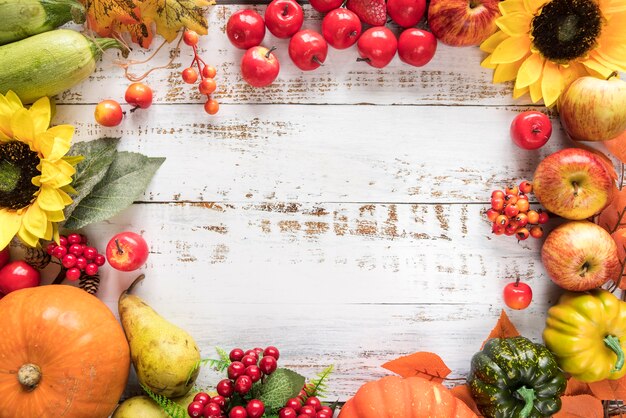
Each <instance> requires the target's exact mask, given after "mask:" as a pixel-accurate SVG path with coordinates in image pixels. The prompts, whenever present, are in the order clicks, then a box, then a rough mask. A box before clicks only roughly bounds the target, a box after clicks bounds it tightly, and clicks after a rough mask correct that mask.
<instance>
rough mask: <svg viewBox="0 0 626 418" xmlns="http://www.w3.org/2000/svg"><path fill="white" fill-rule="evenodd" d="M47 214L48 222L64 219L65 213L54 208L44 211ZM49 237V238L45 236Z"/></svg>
mask: <svg viewBox="0 0 626 418" xmlns="http://www.w3.org/2000/svg"><path fill="white" fill-rule="evenodd" d="M46 213H47V215H48V220H49V221H50V222H61V221H64V220H65V215H64V214H63V211H62V210H55V211H52V212H51V211H46ZM47 239H50V238H47Z"/></svg>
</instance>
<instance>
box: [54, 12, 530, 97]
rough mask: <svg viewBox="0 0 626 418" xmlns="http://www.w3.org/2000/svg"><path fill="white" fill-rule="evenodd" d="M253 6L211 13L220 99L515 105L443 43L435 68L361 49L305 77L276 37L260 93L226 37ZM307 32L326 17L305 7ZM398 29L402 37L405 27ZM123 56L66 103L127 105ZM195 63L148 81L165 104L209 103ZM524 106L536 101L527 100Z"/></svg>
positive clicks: (164, 58)
mask: <svg viewBox="0 0 626 418" xmlns="http://www.w3.org/2000/svg"><path fill="white" fill-rule="evenodd" d="M244 7H252V8H254V9H256V10H258V11H259V12H261V13H263V12H264V10H265V6H264V5H255V6H244V5H221V4H220V5H218V6H214V7H212V8H210V10H209V12H208V17H209V19H210V31H209V34H208V35H207V36H206V37H203V38H202V39H201V41H200V52H201V56H202V57H203V58H204V59H205V60H206V61H207V62H208V63H211V64H212V65H214V66H215V67H216V68H217V69H218V73H219V75H218V78H217V81H218V90H217V93H216V94H215V96H216V97H217V99H218V100H219V101H220V102H223V103H305V104H311V103H333V104H344V103H354V104H359V103H374V104H439V105H450V104H470V105H503V104H511V103H514V101H513V99H512V97H511V93H512V87H511V84H505V85H502V84H500V85H493V84H491V77H492V72H491V70H487V69H484V68H482V67H480V62H481V61H482V59H484V53H482V52H481V51H480V50H479V49H478V48H476V47H472V48H453V47H449V46H446V45H443V44H439V46H438V50H437V53H436V55H435V57H434V59H433V61H431V62H430V63H429V64H427V65H426V66H424V67H421V68H416V67H411V66H409V65H407V64H404V63H402V62H401V61H400V59H399V58H398V57H397V56H396V57H395V58H394V60H393V61H392V63H391V64H390V65H389V66H388V67H387V68H384V69H375V68H372V67H370V66H368V65H367V64H365V63H363V62H356V58H357V57H358V53H357V50H356V46H354V47H352V48H350V49H348V50H343V51H339V50H334V49H332V48H331V50H330V51H329V54H328V58H327V61H326V64H325V65H324V67H322V68H319V69H317V70H315V71H312V72H302V71H300V70H299V69H298V68H297V67H295V66H294V65H293V63H292V62H291V60H290V58H289V55H288V52H287V48H288V42H289V40H284V39H276V38H274V37H273V36H272V35H271V34H270V33H269V32H268V33H267V35H266V38H265V41H264V45H267V46H272V45H274V46H276V47H277V48H278V50H277V51H276V55H277V57H278V59H279V61H280V63H281V72H280V75H279V77H278V79H277V81H276V82H275V83H274V84H273V85H272V86H270V87H267V88H261V89H255V88H252V87H250V86H248V85H247V84H246V83H245V82H244V81H243V79H242V78H241V76H240V74H239V63H240V61H241V57H242V56H243V52H244V51H241V50H238V49H236V48H235V47H233V46H232V45H231V44H230V43H229V41H228V38H227V37H226V34H225V26H226V22H227V20H228V18H229V17H230V15H231V14H232V13H234V12H235V11H236V10H239V9H241V8H244ZM304 10H305V24H304V28H307V29H314V30H318V31H319V30H320V28H321V18H322V16H321V14H320V13H318V12H316V11H315V10H313V9H312V8H311V7H310V6H309V5H304ZM394 30H395V31H396V32H397V33H399V30H398V28H394ZM158 45H159V40H156V41H155V46H154V47H153V48H152V49H150V50H148V51H144V50H141V49H140V48H135V49H134V50H133V52H132V54H131V57H130V58H132V59H134V60H144V59H146V58H147V57H148V56H150V55H151V54H152V52H153V50H154V49H156V46H158ZM172 48H173V45H172V47H170V48H169V49H170V51H169V52H168V50H167V48H166V49H164V50H162V51H161V53H160V54H159V55H158V56H157V58H156V59H155V61H153V62H154V64H148V65H144V66H139V67H138V69H137V70H133V71H132V72H133V73H136V74H142V73H143V72H144V71H146V70H147V69H149V68H151V66H152V67H153V66H156V65H157V64H165V63H167V62H168V60H169V58H170V54H171V53H172V52H171V49H172ZM115 55H116V54H115V53H105V57H106V58H105V59H104V61H103V63H102V64H100V65H99V67H98V69H97V71H96V72H95V73H94V74H93V75H92V76H91V77H90V78H89V80H88V81H86V82H84V83H82V84H81V85H79V86H77V87H75V88H74V89H72V90H70V91H68V92H65V93H63V94H61V95H60V102H61V103H97V102H98V101H99V100H102V99H104V98H116V99H118V100H123V97H124V90H125V88H126V85H127V84H128V81H127V80H126V79H125V78H124V77H123V71H122V69H121V68H119V67H118V66H117V65H115V64H114V63H113V58H114V57H115ZM191 59H192V53H191V50H190V48H183V49H182V51H181V54H180V58H177V59H176V60H175V61H174V64H173V67H174V69H173V70H169V69H168V70H158V71H155V72H153V73H152V74H151V75H150V77H149V78H148V82H149V84H151V85H152V86H153V88H154V89H155V92H156V97H155V100H156V101H157V102H159V103H200V102H202V101H203V98H202V97H201V96H200V95H199V94H198V93H197V91H196V89H195V88H193V87H191V86H189V85H186V84H184V83H183V81H182V79H181V78H180V76H179V73H180V71H181V70H182V69H183V68H185V67H187V66H188V65H189V63H190V62H191ZM517 103H524V104H528V103H530V101H529V98H522V99H520V100H519V101H518V102H517Z"/></svg>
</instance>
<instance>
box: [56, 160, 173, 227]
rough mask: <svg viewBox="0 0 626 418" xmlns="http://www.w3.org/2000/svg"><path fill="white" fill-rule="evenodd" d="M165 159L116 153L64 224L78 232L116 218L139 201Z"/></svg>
mask: <svg viewBox="0 0 626 418" xmlns="http://www.w3.org/2000/svg"><path fill="white" fill-rule="evenodd" d="M163 161H165V158H149V157H146V156H145V155H142V154H137V153H134V152H126V151H124V152H118V153H117V155H116V156H115V159H114V160H113V163H112V164H111V166H110V167H109V169H108V171H107V172H106V174H105V176H104V178H103V179H102V180H101V181H100V182H99V183H98V184H97V185H96V186H95V187H94V188H93V190H92V191H91V193H89V195H87V197H85V198H84V199H83V200H82V201H81V202H80V203H79V204H78V206H76V208H75V209H74V211H73V212H72V214H71V216H70V217H69V218H68V220H67V222H66V223H65V227H66V228H68V229H80V228H83V227H85V226H87V225H89V224H92V223H94V222H100V221H104V220H106V219H109V218H111V217H113V216H114V215H117V214H118V213H119V212H121V211H122V210H124V209H126V208H127V207H129V206H130V205H132V204H133V202H134V201H135V200H136V199H137V198H139V197H140V196H141V195H142V194H143V192H144V191H145V190H146V187H148V184H149V183H150V181H151V180H152V177H153V176H154V173H155V172H156V170H157V169H158V168H159V167H160V166H161V164H163Z"/></svg>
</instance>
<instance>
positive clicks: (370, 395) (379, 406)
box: [339, 376, 477, 418]
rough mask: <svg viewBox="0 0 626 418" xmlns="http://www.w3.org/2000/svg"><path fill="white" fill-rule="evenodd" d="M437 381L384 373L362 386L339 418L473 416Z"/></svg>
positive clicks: (452, 417)
mask: <svg viewBox="0 0 626 418" xmlns="http://www.w3.org/2000/svg"><path fill="white" fill-rule="evenodd" d="M476 417H477V415H476V414H475V413H473V412H472V411H471V410H470V409H469V408H468V407H467V406H466V405H465V404H464V403H463V402H462V401H460V400H458V399H457V398H455V397H454V396H453V395H452V394H451V393H450V391H449V390H448V389H446V388H445V387H444V386H442V385H440V384H439V383H433V382H429V381H428V380H426V379H423V378H421V377H408V378H406V379H404V378H402V377H399V376H387V377H383V378H382V379H380V380H376V381H373V382H368V383H366V384H364V385H363V386H361V388H360V389H359V390H358V391H357V392H356V394H355V395H354V397H353V398H352V399H350V400H349V401H348V402H346V404H345V405H344V407H343V408H341V412H340V413H339V418H476Z"/></svg>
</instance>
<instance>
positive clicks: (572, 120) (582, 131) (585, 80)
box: [559, 76, 626, 141]
mask: <svg viewBox="0 0 626 418" xmlns="http://www.w3.org/2000/svg"><path fill="white" fill-rule="evenodd" d="M559 115H560V117H561V124H562V125H563V128H564V129H565V132H567V134H568V135H569V136H570V137H572V139H575V140H576V141H607V140H610V139H613V138H615V137H617V136H618V135H619V134H621V133H622V132H624V130H626V82H624V81H622V80H620V79H618V78H617V77H612V78H609V79H608V80H604V79H601V78H595V77H591V76H587V77H581V78H579V79H578V80H576V81H574V82H573V83H572V84H571V85H570V86H569V87H568V89H567V90H566V91H565V93H564V94H563V95H562V96H561V97H560V99H559Z"/></svg>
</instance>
